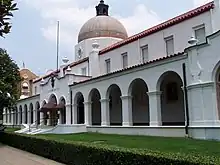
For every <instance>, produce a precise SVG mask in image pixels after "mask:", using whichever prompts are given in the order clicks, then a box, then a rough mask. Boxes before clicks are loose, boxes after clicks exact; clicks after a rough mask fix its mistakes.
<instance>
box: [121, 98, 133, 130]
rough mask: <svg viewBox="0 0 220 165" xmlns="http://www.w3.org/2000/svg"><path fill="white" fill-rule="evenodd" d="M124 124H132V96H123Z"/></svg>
mask: <svg viewBox="0 0 220 165" xmlns="http://www.w3.org/2000/svg"><path fill="white" fill-rule="evenodd" d="M121 101H122V125H123V126H132V125H133V124H132V96H121Z"/></svg>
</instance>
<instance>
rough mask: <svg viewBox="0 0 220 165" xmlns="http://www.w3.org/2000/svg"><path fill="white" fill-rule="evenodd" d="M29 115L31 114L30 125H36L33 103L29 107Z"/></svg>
mask: <svg viewBox="0 0 220 165" xmlns="http://www.w3.org/2000/svg"><path fill="white" fill-rule="evenodd" d="M29 113H30V124H32V123H34V122H35V121H34V106H33V104H32V103H30V105H29Z"/></svg>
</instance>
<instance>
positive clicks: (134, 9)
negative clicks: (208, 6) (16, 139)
mask: <svg viewBox="0 0 220 165" xmlns="http://www.w3.org/2000/svg"><path fill="white" fill-rule="evenodd" d="M207 1H210V0H178V1H177V0H166V1H162V0H105V2H106V3H108V4H109V5H110V15H111V16H113V17H116V18H117V19H119V20H120V21H121V22H122V23H123V24H124V26H125V28H126V29H127V31H128V33H129V35H132V34H135V33H138V32H140V31H142V30H145V29H147V28H149V27H151V26H153V25H156V24H158V23H160V22H161V21H164V20H166V19H169V18H172V17H174V16H176V15H178V14H181V13H183V12H186V11H187V10H190V9H193V8H195V7H197V6H199V5H201V4H204V3H206V2H207ZM17 2H18V7H19V11H16V12H15V13H14V18H13V19H12V23H13V28H12V32H11V33H10V34H8V35H6V38H0V45H1V47H2V48H5V49H6V50H7V51H8V53H9V54H10V56H11V57H12V58H13V59H14V60H15V61H16V63H17V64H18V65H19V66H20V67H22V63H23V61H24V62H25V66H26V67H27V68H29V69H31V70H32V71H33V72H35V73H36V74H38V75H42V74H45V73H46V71H47V70H49V69H55V68H56V23H57V20H59V21H60V43H61V44H60V54H59V55H60V60H61V59H62V57H64V56H67V57H68V58H69V59H70V60H71V61H72V60H74V53H73V50H74V45H75V44H76V43H77V35H78V32H79V30H80V27H81V26H82V25H83V24H84V23H85V21H87V20H88V19H89V18H91V17H93V16H95V8H94V7H95V5H97V4H98V2H99V0H85V1H82V0H17Z"/></svg>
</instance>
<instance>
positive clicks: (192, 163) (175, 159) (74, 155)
mask: <svg viewBox="0 0 220 165" xmlns="http://www.w3.org/2000/svg"><path fill="white" fill-rule="evenodd" d="M0 141H1V142H2V143H3V144H6V145H9V146H12V147H15V148H18V149H21V150H25V151H28V152H31V153H33V154H37V155H40V156H43V157H45V158H48V159H52V160H55V161H58V162H61V163H65V164H68V165H199V164H200V165H215V164H220V160H219V158H218V159H217V158H214V157H202V156H199V155H198V156H192V155H183V154H180V153H160V152H155V151H147V150H146V151H143V150H138V149H125V148H119V147H114V146H108V145H100V144H91V143H85V142H67V141H62V140H48V139H46V138H42V137H36V136H31V135H20V134H14V133H2V134H0Z"/></svg>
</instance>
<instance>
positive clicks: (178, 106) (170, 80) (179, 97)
mask: <svg viewBox="0 0 220 165" xmlns="http://www.w3.org/2000/svg"><path fill="white" fill-rule="evenodd" d="M182 86H183V81H182V78H181V77H180V76H179V74H177V73H176V72H174V71H167V72H165V73H163V74H162V75H161V76H160V78H159V80H158V82H157V90H158V91H161V92H162V94H161V96H160V102H161V119H162V125H164V126H169V125H185V108H184V94H183V90H182Z"/></svg>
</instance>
